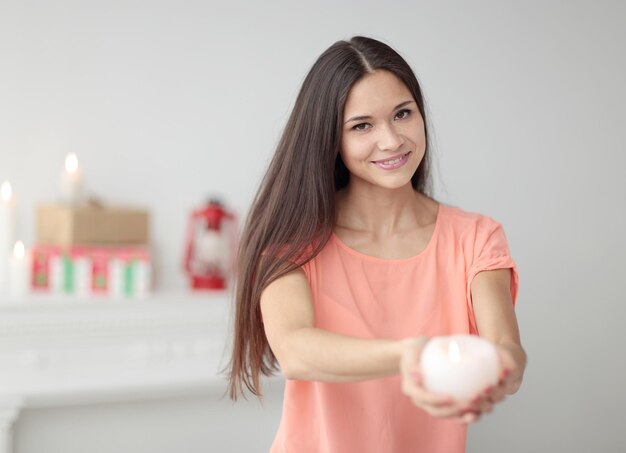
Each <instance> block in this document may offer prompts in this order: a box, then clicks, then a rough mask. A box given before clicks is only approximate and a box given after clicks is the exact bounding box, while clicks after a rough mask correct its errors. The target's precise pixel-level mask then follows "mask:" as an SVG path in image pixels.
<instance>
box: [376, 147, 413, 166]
mask: <svg viewBox="0 0 626 453" xmlns="http://www.w3.org/2000/svg"><path fill="white" fill-rule="evenodd" d="M410 154H411V151H409V152H408V153H406V154H401V155H399V156H395V157H392V158H389V159H384V160H376V161H372V163H373V164H374V165H376V166H377V167H378V168H382V169H383V170H395V169H396V168H400V167H403V166H404V164H406V163H407V162H408V161H409V155H410Z"/></svg>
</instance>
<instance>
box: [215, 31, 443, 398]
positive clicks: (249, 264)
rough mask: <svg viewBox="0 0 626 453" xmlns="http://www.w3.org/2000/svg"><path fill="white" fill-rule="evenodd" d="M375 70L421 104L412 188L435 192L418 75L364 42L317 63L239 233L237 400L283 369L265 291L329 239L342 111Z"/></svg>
mask: <svg viewBox="0 0 626 453" xmlns="http://www.w3.org/2000/svg"><path fill="white" fill-rule="evenodd" d="M377 69H385V70H387V71H390V72H392V73H393V74H395V75H396V76H397V77H398V78H399V79H400V80H402V81H403V82H404V84H405V85H406V86H407V88H408V89H409V91H410V92H411V94H412V95H413V97H414V99H415V102H416V103H417V106H418V108H419V111H420V113H421V115H422V118H423V119H424V129H425V134H426V151H425V154H424V157H423V160H422V162H421V164H420V166H419V167H418V169H417V171H416V172H415V174H414V175H413V176H412V178H411V184H412V186H413V188H414V189H415V190H416V191H419V192H421V193H424V194H426V195H428V194H429V193H430V192H431V190H432V189H431V181H430V154H429V152H428V149H429V146H428V143H429V141H428V132H427V131H428V127H427V124H428V123H427V119H426V112H425V109H424V100H423V98H422V92H421V89H420V86H419V83H418V82H417V78H416V77H415V74H414V73H413V71H412V70H411V68H410V67H409V65H408V64H407V62H406V61H405V60H404V59H403V58H402V57H401V56H400V55H399V54H398V53H397V52H395V51H394V50H393V49H392V48H391V47H389V46H388V45H386V44H384V43H382V42H380V41H377V40H375V39H371V38H366V37H363V36H355V37H353V38H352V39H350V40H349V41H337V42H336V43H334V44H333V45H332V46H330V47H329V48H328V49H327V50H326V51H324V53H323V54H322V55H321V56H320V57H319V58H318V59H317V61H316V62H315V63H314V64H313V67H312V68H311V70H310V71H309V73H308V74H307V76H306V78H305V80H304V82H303V84H302V88H301V89H300V92H299V94H298V97H297V100H296V103H295V106H294V108H293V111H292V112H291V115H290V117H289V120H288V121H287V124H286V126H285V129H284V132H283V134H282V137H281V139H280V141H279V143H278V146H277V148H276V152H275V154H274V157H273V159H272V161H271V162H270V165H269V168H268V170H267V173H266V174H265V177H264V178H263V180H262V182H261V185H260V188H259V191H258V192H257V195H256V197H255V198H254V200H253V202H252V206H251V208H250V211H249V214H248V217H247V220H246V222H245V225H244V228H243V232H242V234H241V239H240V243H239V249H238V253H237V259H236V265H235V271H236V272H235V273H236V275H235V277H236V282H235V325H234V338H233V344H232V355H231V358H230V363H229V365H228V369H227V372H228V378H229V385H228V394H229V396H230V398H231V399H233V400H236V399H237V397H238V396H239V395H243V394H244V389H243V386H244V385H245V387H246V388H247V389H248V390H249V391H250V392H252V393H253V394H254V395H256V396H257V397H259V398H261V397H262V392H261V389H260V385H259V376H260V374H261V373H262V374H264V375H271V374H272V373H273V372H274V371H277V370H278V366H277V361H276V357H275V356H274V354H273V353H272V351H271V349H270V347H269V344H268V342H267V338H266V337H265V332H264V329H263V323H262V319H261V311H260V304H259V301H260V297H261V293H262V292H263V290H264V289H265V288H266V287H267V286H268V285H269V284H270V283H271V282H272V281H274V280H276V279H277V278H279V277H281V276H283V275H285V274H287V273H288V272H291V271H292V270H294V269H296V268H298V267H299V266H301V265H303V264H304V263H306V262H307V261H309V260H310V259H312V258H313V257H314V256H315V255H317V254H318V253H319V252H320V251H321V250H322V248H323V247H324V245H325V244H326V242H327V241H328V239H329V238H330V236H331V233H332V231H333V228H334V225H335V215H336V214H335V192H336V191H338V190H340V189H342V188H344V187H346V186H347V185H348V183H349V180H350V173H349V171H348V169H347V168H346V167H345V165H344V164H343V162H342V160H341V157H340V156H339V149H340V145H341V134H342V127H343V125H342V123H343V110H344V106H345V103H346V99H347V97H348V93H349V91H350V88H351V87H352V86H353V85H354V84H355V82H357V81H358V80H359V79H360V78H361V77H363V76H365V75H367V74H370V73H372V72H374V71H375V70H377ZM244 396H245V395H244Z"/></svg>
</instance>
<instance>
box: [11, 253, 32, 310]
mask: <svg viewBox="0 0 626 453" xmlns="http://www.w3.org/2000/svg"><path fill="white" fill-rule="evenodd" d="M10 271H11V272H10V276H11V278H10V281H11V284H10V287H11V295H12V296H13V297H14V298H21V297H24V296H25V295H26V293H28V291H29V288H30V256H29V255H28V254H27V253H26V249H25V248H24V243H23V242H22V241H17V242H16V243H15V246H14V247H13V256H12V257H11V261H10Z"/></svg>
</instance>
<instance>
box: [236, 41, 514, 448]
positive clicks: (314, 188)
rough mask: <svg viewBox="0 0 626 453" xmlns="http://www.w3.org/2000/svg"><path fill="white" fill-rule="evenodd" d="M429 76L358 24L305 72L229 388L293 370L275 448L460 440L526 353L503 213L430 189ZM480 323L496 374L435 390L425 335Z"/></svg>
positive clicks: (260, 215) (248, 248)
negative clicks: (460, 390) (469, 390)
mask: <svg viewBox="0 0 626 453" xmlns="http://www.w3.org/2000/svg"><path fill="white" fill-rule="evenodd" d="M428 145H429V143H428V133H427V118H426V112H425V109H424V101H423V98H422V92H421V89H420V86H419V84H418V82H417V79H416V77H415V75H414V73H413V71H412V70H411V68H410V67H409V66H408V64H407V63H406V61H405V60H404V59H403V58H402V57H401V56H400V55H398V53H396V52H395V51H394V50H393V49H391V48H390V47H389V46H387V45H386V44H384V43H382V42H379V41H376V40H374V39H370V38H365V37H361V36H357V37H354V38H352V39H351V40H350V41H339V42H336V43H335V44H333V45H332V46H331V47H330V48H328V49H327V50H326V51H325V52H324V53H323V54H322V55H321V56H320V57H319V58H318V60H317V61H316V62H315V64H314V65H313V67H312V68H311V70H310V72H309V73H308V75H307V76H306V78H305V80H304V83H303V85H302V88H301V90H300V93H299V95H298V98H297V101H296V104H295V107H294V109H293V112H292V114H291V116H290V118H289V120H288V122H287V125H286V127H285V131H284V133H283V136H282V138H281V140H280V142H279V144H278V148H277V150H276V153H275V155H274V158H273V160H272V162H271V164H270V166H269V169H268V171H267V174H266V176H265V178H264V180H263V182H262V184H261V187H260V189H259V192H258V194H257V196H256V198H255V200H254V202H253V205H252V207H251V210H250V212H249V215H248V218H247V222H246V225H245V227H244V231H243V234H242V239H241V244H240V249H239V254H238V265H237V283H236V294H235V297H236V319H235V330H234V342H233V354H232V358H231V362H230V383H229V384H230V385H229V392H230V396H231V398H233V399H236V398H237V397H238V396H239V395H240V394H241V393H242V392H243V391H244V387H246V388H247V389H248V390H250V391H251V392H252V393H253V394H255V395H257V396H259V397H261V395H262V393H261V389H260V386H259V375H260V374H261V373H262V374H264V375H269V374H271V373H272V372H273V371H276V370H278V369H280V371H281V372H282V373H283V375H284V376H285V378H286V384H285V394H284V404H283V414H282V420H281V423H280V427H279V429H278V433H277V435H276V437H275V440H274V443H273V445H272V448H271V451H272V452H276V453H278V452H281V453H322V452H324V453H352V452H354V453H365V452H373V453H374V452H375V453H384V452H400V453H404V452H413V453H415V452H424V453H426V452H427V453H438V452H441V453H455V452H462V451H464V450H465V439H466V429H467V423H469V422H472V421H475V420H477V419H478V418H479V417H480V416H481V415H482V414H484V413H487V412H490V411H491V410H492V408H493V405H494V404H495V403H497V402H499V401H501V400H502V399H503V398H504V397H505V395H506V394H511V393H514V392H515V391H517V389H518V388H519V385H520V383H521V380H522V375H523V372H524V368H525V364H526V355H525V353H524V350H523V349H522V346H521V344H520V338H519V332H518V327H517V321H516V317H515V313H514V303H515V299H516V296H517V290H518V275H517V268H516V264H515V262H514V261H513V259H512V258H511V256H510V254H509V249H508V245H507V240H506V237H505V234H504V231H503V229H502V226H501V224H499V223H498V222H496V221H495V220H493V219H492V218H490V217H488V216H485V215H482V214H479V213H472V212H467V211H464V210H462V209H460V208H458V207H453V206H451V205H446V204H443V203H441V202H437V201H436V200H435V199H434V198H433V197H432V196H430V195H429V194H430V192H431V188H430V184H431V182H430V179H429V178H430V165H429V161H430V159H429V158H430V155H429V146H428ZM449 334H476V335H480V336H482V337H484V338H486V339H488V340H490V341H492V342H493V343H494V344H495V345H496V348H497V350H498V352H499V355H500V359H501V365H502V370H503V372H502V376H501V380H500V383H499V384H498V385H497V386H495V387H493V388H489V389H485V391H484V392H481V393H479V394H477V395H476V396H475V397H474V398H473V399H471V400H469V401H462V402H459V401H454V400H452V399H451V398H449V397H448V396H446V395H439V394H433V393H430V392H428V391H427V390H426V389H425V388H424V387H423V386H422V383H421V378H420V370H419V366H418V363H419V357H420V351H421V350H422V347H423V346H424V344H425V343H426V342H427V341H428V339H429V338H430V337H433V336H439V335H449Z"/></svg>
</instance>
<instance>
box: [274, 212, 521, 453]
mask: <svg viewBox="0 0 626 453" xmlns="http://www.w3.org/2000/svg"><path fill="white" fill-rule="evenodd" d="M302 268H303V270H304V271H305V273H306V276H307V278H308V280H309V283H310V285H311V290H312V294H313V299H314V309H315V325H316V327H319V328H321V329H325V330H329V331H332V332H336V333H340V334H344V335H351V336H355V337H361V338H386V339H401V338H406V337H413V336H418V335H426V336H435V335H448V334H459V333H463V334H467V333H473V334H476V333H477V331H476V327H475V322H474V315H473V311H472V303H471V299H470V283H471V281H472V279H473V277H474V276H475V275H476V274H477V273H478V272H480V271H483V270H491V269H498V268H511V269H512V274H511V276H512V278H511V295H512V299H513V303H515V300H516V298H517V290H518V275H517V267H516V264H515V262H514V261H513V259H512V258H511V256H510V254H509V248H508V244H507V240H506V237H505V234H504V231H503V229H502V226H501V224H500V223H498V222H496V221H495V220H493V219H492V218H490V217H487V216H484V215H482V214H478V213H471V212H466V211H463V210H461V209H460V208H457V207H452V206H448V205H444V204H441V203H440V204H439V210H438V214H437V221H436V225H435V230H434V233H433V236H432V238H431V239H430V242H429V243H428V245H427V246H426V248H425V249H424V250H423V251H422V252H421V253H419V254H418V255H416V256H413V257H411V258H406V259H381V258H376V257H372V256H368V255H364V254H362V253H360V252H358V251H356V250H354V249H351V248H350V247H348V246H347V245H346V244H344V243H343V242H342V241H341V240H340V239H339V237H338V236H336V235H335V234H333V235H332V237H331V239H330V240H329V241H328V243H327V244H326V246H325V247H324V249H323V250H322V251H321V252H320V253H319V254H318V255H317V256H316V257H315V258H314V259H313V260H311V261H310V262H308V263H306V264H305V265H304V266H302ZM466 433H467V428H466V426H465V425H463V424H460V423H456V422H451V421H446V420H443V419H436V418H434V417H432V416H430V415H428V414H427V413H426V412H424V411H422V410H421V409H419V408H417V407H415V406H414V405H413V404H412V403H411V401H410V400H409V398H408V397H407V396H405V395H404V394H403V393H402V391H401V388H400V377H399V376H397V375H396V376H392V377H387V378H383V379H372V380H367V381H359V382H350V383H328V382H315V381H300V380H287V381H286V383H285V395H284V402H283V413H282V419H281V422H280V426H279V428H278V432H277V434H276V437H275V439H274V442H273V444H272V447H271V450H270V451H271V453H460V452H464V451H465V441H466Z"/></svg>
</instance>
